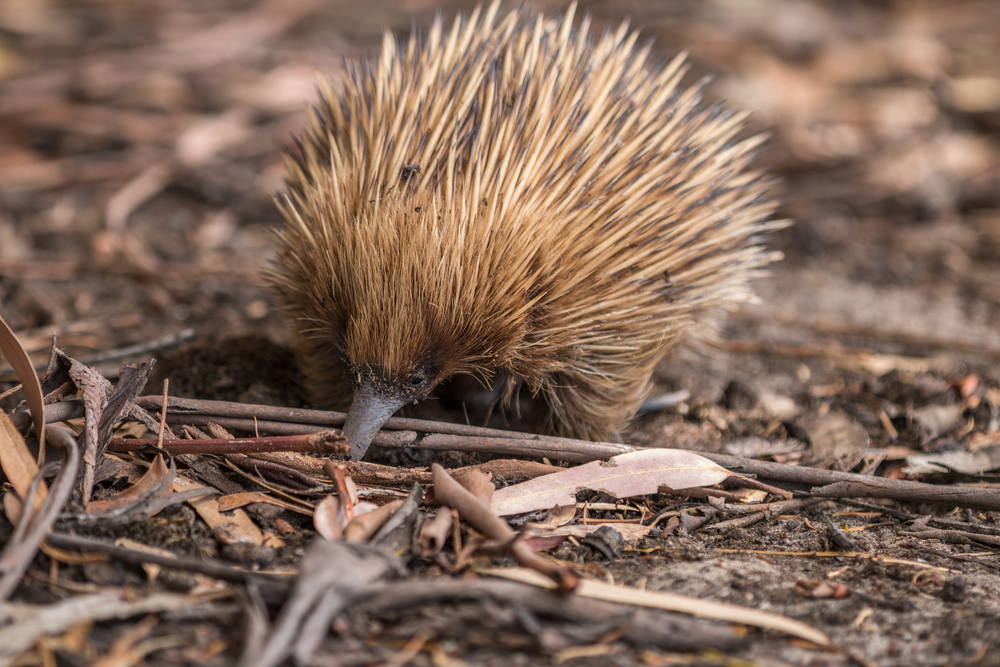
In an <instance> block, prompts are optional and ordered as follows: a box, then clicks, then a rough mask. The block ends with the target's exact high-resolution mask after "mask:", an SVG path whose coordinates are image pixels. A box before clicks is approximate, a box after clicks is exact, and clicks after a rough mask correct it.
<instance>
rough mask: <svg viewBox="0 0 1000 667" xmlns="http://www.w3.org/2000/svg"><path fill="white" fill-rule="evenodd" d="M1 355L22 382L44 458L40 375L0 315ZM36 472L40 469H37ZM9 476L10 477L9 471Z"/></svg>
mask: <svg viewBox="0 0 1000 667" xmlns="http://www.w3.org/2000/svg"><path fill="white" fill-rule="evenodd" d="M0 357H2V358H4V359H6V360H7V363H9V364H10V366H11V368H13V369H14V373H15V374H16V375H17V379H18V380H20V382H21V388H22V391H24V397H25V400H26V401H27V403H28V409H29V411H30V412H31V421H32V422H33V423H34V425H35V434H36V435H37V436H38V442H39V443H40V450H39V460H42V456H41V452H43V451H45V399H44V396H43V395H42V386H41V384H39V382H38V375H36V374H35V367H34V366H33V365H32V364H31V358H30V357H29V356H28V352H27V350H25V349H24V346H22V345H21V343H20V341H18V340H17V336H15V335H14V330H13V329H11V328H10V326H9V325H8V324H7V322H6V320H4V319H3V317H0ZM25 451H27V449H25ZM2 453H3V448H2V447H0V454H2ZM19 455H20V454H19ZM29 458H30V454H29ZM0 463H3V464H4V472H5V473H6V471H7V468H6V463H5V462H4V461H3V459H0ZM35 472H38V470H37V469H36V470H35ZM8 477H10V475H9V473H8ZM31 478H34V474H32V475H31ZM12 483H13V480H12ZM28 483H29V484H30V483H31V479H29V480H28ZM15 488H16V487H15Z"/></svg>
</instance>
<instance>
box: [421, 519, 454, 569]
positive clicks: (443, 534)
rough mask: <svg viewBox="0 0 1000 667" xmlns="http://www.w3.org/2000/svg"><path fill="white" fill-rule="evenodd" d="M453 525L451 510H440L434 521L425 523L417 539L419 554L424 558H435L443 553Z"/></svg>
mask: <svg viewBox="0 0 1000 667" xmlns="http://www.w3.org/2000/svg"><path fill="white" fill-rule="evenodd" d="M452 523H453V519H452V515H451V510H450V509H449V508H447V507H442V508H441V509H439V510H438V513H437V515H436V516H435V517H434V518H433V519H431V520H429V521H424V525H422V526H421V527H420V537H418V538H417V552H418V553H419V554H420V556H421V557H422V558H433V557H434V556H436V555H438V554H439V553H441V550H442V549H444V545H445V542H447V541H448V536H449V535H451V526H452Z"/></svg>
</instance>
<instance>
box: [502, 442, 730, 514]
mask: <svg viewBox="0 0 1000 667" xmlns="http://www.w3.org/2000/svg"><path fill="white" fill-rule="evenodd" d="M731 475H732V473H731V472H729V471H728V470H726V469H725V468H723V467H721V466H719V465H718V464H716V463H713V462H712V461H709V460H708V459H706V458H705V457H703V456H698V455H697V454H693V453H691V452H685V451H681V450H677V449H646V450H643V451H639V452H631V453H629V454H620V455H618V456H613V457H611V458H610V459H608V460H607V461H594V462H593V463H587V464H586V465H582V466H577V467H575V468H569V469H567V470H565V471H563V472H557V473H554V474H552V475H545V476H544V477H536V478H535V479H532V480H529V481H527V482H522V483H521V484H514V485H513V486H508V487H507V488H504V489H500V490H498V491H497V492H496V493H495V494H494V496H493V503H492V508H493V511H495V512H496V513H497V514H499V515H500V516H509V515H511V514H521V513H524V512H533V511H535V510H540V509H551V508H553V507H557V506H560V505H572V504H574V503H576V492H577V491H579V490H581V489H591V490H594V491H602V492H604V493H607V494H608V495H610V496H614V497H615V498H628V497H630V496H644V495H648V494H651V493H656V492H657V491H658V490H659V489H660V488H663V487H666V488H669V489H672V490H675V491H677V490H680V489H690V488H694V487H699V486H710V485H712V484H718V483H720V482H722V481H724V480H725V479H726V478H728V477H730V476H731Z"/></svg>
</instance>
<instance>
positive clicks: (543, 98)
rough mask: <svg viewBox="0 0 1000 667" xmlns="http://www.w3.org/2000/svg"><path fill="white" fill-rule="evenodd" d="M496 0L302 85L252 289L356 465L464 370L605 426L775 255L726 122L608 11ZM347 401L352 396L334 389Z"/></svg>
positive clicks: (563, 423) (574, 423) (555, 413)
mask: <svg viewBox="0 0 1000 667" xmlns="http://www.w3.org/2000/svg"><path fill="white" fill-rule="evenodd" d="M588 28H589V20H588V19H587V18H584V19H583V21H582V24H581V25H579V26H578V27H576V28H574V27H573V9H572V8H571V9H570V10H569V11H568V12H567V13H566V15H564V16H562V17H559V18H553V19H545V18H544V17H541V16H532V15H530V14H528V13H526V12H525V11H524V10H515V11H514V12H512V13H510V14H508V15H507V16H506V17H504V18H502V19H498V17H497V4H493V5H491V6H490V7H489V8H488V9H487V10H486V11H485V12H480V11H479V10H478V9H477V10H476V11H475V12H474V13H473V14H472V16H471V17H470V18H469V19H468V20H462V19H461V18H459V19H456V21H455V23H454V25H453V26H452V27H451V29H450V30H448V31H447V32H446V31H445V28H444V26H443V24H442V21H441V20H440V17H439V18H438V19H437V20H436V21H435V22H434V23H433V25H432V26H431V28H430V30H429V32H428V33H427V34H426V35H425V36H421V35H417V34H415V35H414V36H412V37H411V38H410V39H409V41H408V42H407V43H405V44H403V45H400V44H398V43H397V42H396V40H395V39H394V38H393V37H392V36H391V35H389V34H387V35H386V36H385V39H384V42H383V45H382V50H381V53H380V54H379V55H378V56H377V57H376V58H374V59H371V60H368V61H364V62H362V63H360V65H359V66H356V67H352V68H350V69H349V70H348V71H347V72H346V73H345V76H344V77H343V81H342V82H338V83H337V84H335V86H333V87H326V88H324V89H323V90H322V91H321V101H320V103H319V106H318V107H317V108H316V109H315V110H314V112H313V113H312V116H311V124H310V126H309V128H308V129H307V131H306V133H305V135H304V136H303V137H302V138H301V139H300V140H299V141H298V144H297V148H296V150H294V151H292V153H291V154H292V159H291V160H290V161H289V166H290V175H289V179H288V184H289V193H288V195H287V196H286V197H284V198H283V199H282V200H281V202H280V205H281V207H282V210H283V213H284V216H285V218H286V221H287V224H286V225H285V227H284V229H283V230H282V231H280V232H279V233H278V234H277V242H278V256H277V259H276V261H275V263H274V265H273V267H272V268H271V270H270V272H269V274H268V278H267V280H268V283H269V285H270V287H271V288H272V289H273V291H274V292H275V294H276V295H277V298H278V301H279V303H280V307H281V308H282V310H283V312H284V313H285V315H286V316H287V317H288V318H289V319H290V321H291V322H292V326H293V330H294V335H295V338H296V346H297V348H298V351H299V353H300V355H301V356H302V359H303V362H304V363H303V369H304V372H305V373H306V375H307V380H308V384H309V386H310V388H311V390H312V393H313V396H314V399H315V400H316V401H317V402H319V403H321V404H324V405H327V406H329V407H332V408H346V407H347V406H348V405H350V406H351V407H350V411H349V416H348V419H347V422H346V424H345V429H344V430H345V433H346V434H347V436H348V439H349V441H350V442H351V444H352V456H353V457H354V458H355V459H359V458H360V457H361V456H363V455H364V452H365V450H366V449H367V446H368V444H369V443H370V441H371V439H372V437H373V436H374V434H375V433H376V432H377V431H378V429H379V428H380V427H381V425H382V424H383V423H384V422H385V420H386V419H388V418H389V417H390V416H391V415H392V414H393V413H394V412H395V411H396V410H397V409H399V408H400V407H401V406H403V405H406V404H407V403H410V402H412V401H416V400H420V399H422V398H424V397H426V396H427V395H428V394H429V393H430V392H431V391H432V390H433V389H434V388H435V387H436V386H437V385H438V384H439V383H441V382H442V381H443V380H444V379H446V378H449V377H452V376H455V375H461V374H468V375H474V376H479V377H480V378H481V379H482V381H483V382H484V383H485V384H487V385H489V384H490V383H502V386H501V387H499V389H500V390H501V391H500V392H499V393H500V395H501V400H502V401H509V400H510V399H511V397H512V396H513V394H514V392H515V390H516V389H517V388H518V387H524V388H526V389H527V390H530V392H532V393H533V394H534V395H536V396H539V397H541V398H543V399H544V401H545V404H546V406H547V413H548V419H547V421H546V422H545V423H544V424H543V425H541V429H542V430H544V431H546V432H548V433H552V434H556V435H562V436H569V437H576V438H584V439H592V440H600V439H607V438H609V436H612V435H613V434H615V433H616V432H617V431H618V430H619V429H621V428H623V427H624V426H625V425H626V424H627V422H628V420H629V419H630V417H631V416H632V415H634V413H635V411H636V410H637V409H638V407H639V405H640V403H641V401H642V399H643V397H644V395H645V394H646V393H647V391H648V389H649V387H650V384H651V382H650V376H651V374H652V371H653V367H654V365H655V364H656V362H657V361H658V360H659V359H660V358H661V357H662V356H663V354H664V353H665V352H667V351H668V350H670V349H671V348H673V347H674V346H675V345H676V344H677V343H678V342H679V341H680V340H681V339H682V338H683V337H684V336H685V335H686V334H689V333H691V332H692V331H695V330H698V329H701V328H702V327H701V325H703V324H705V323H706V322H707V321H708V320H711V319H712V314H713V313H714V312H716V311H718V309H719V307H720V306H725V305H727V304H732V303H735V302H739V301H742V300H745V299H746V298H748V296H749V294H750V292H749V290H748V286H747V283H748V281H749V280H750V278H751V277H752V275H753V274H754V273H755V272H757V270H758V269H759V267H761V266H762V265H764V264H766V263H768V262H770V261H772V260H773V259H775V253H773V252H768V251H767V250H766V249H765V248H764V247H763V246H762V245H761V241H760V239H759V237H758V235H759V234H760V233H761V232H764V231H766V230H769V229H773V228H775V227H776V226H778V225H779V224H780V223H776V222H769V221H768V219H769V216H770V214H771V213H772V210H773V208H774V207H773V204H772V203H771V202H770V201H768V200H767V199H766V197H765V188H766V179H765V178H764V177H763V176H762V175H761V174H760V173H758V172H756V171H752V170H751V169H750V163H751V162H752V157H753V153H754V149H755V148H756V147H757V146H758V145H759V144H760V142H761V138H760V137H754V138H751V139H746V140H742V141H738V140H736V139H735V138H734V137H736V135H737V133H738V132H739V131H740V130H741V129H742V128H743V127H744V124H745V123H744V117H745V116H744V114H735V115H733V114H729V113H726V112H725V111H723V110H721V109H720V108H718V107H706V106H704V105H703V104H701V103H700V88H699V87H693V88H684V87H682V86H681V85H680V80H681V78H682V76H683V74H684V67H683V56H678V57H677V58H675V59H674V60H673V61H672V62H670V63H669V64H666V65H653V64H651V63H650V62H649V51H650V46H649V45H646V46H643V47H637V46H636V41H637V34H636V33H635V32H631V33H630V32H629V30H628V27H627V25H622V26H621V27H620V28H619V29H618V30H617V31H616V32H613V33H606V34H605V35H604V36H603V37H601V38H600V39H597V40H596V41H595V40H594V39H593V38H592V37H591V36H590V34H589V30H588ZM352 400H353V402H352Z"/></svg>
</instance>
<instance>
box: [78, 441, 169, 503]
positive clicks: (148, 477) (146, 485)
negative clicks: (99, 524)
mask: <svg viewBox="0 0 1000 667" xmlns="http://www.w3.org/2000/svg"><path fill="white" fill-rule="evenodd" d="M169 475H170V468H169V467H167V464H166V462H165V461H164V460H163V456H161V455H159V454H157V455H156V458H155V459H153V462H152V464H150V466H149V470H147V471H146V474H145V475H143V476H142V478H141V479H140V480H139V481H138V482H136V483H135V484H133V485H132V486H130V487H128V488H127V489H125V490H124V491H122V492H121V493H119V494H117V495H115V496H114V497H113V498H108V499H107V500H93V501H91V502H89V503H87V513H88V514H100V513H102V512H110V511H112V510H116V509H122V508H125V507H128V506H129V505H132V504H133V503H136V502H139V501H140V500H142V499H143V498H146V497H147V496H149V495H150V494H153V493H156V491H157V489H158V487H160V486H162V485H163V483H164V482H165V481H166V480H167V478H168V477H169ZM172 491H173V489H172V488H171V487H170V486H167V487H166V488H163V489H161V493H162V494H168V493H171V492H172ZM151 516H155V513H154V514H153V515H151Z"/></svg>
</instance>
